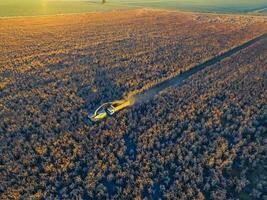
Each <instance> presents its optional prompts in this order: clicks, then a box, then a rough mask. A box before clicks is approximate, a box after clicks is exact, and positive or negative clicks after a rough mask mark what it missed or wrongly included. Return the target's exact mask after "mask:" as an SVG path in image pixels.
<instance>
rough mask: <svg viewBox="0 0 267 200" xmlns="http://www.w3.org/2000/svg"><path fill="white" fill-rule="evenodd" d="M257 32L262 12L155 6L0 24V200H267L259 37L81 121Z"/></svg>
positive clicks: (263, 47) (261, 29) (262, 53)
mask: <svg viewBox="0 0 267 200" xmlns="http://www.w3.org/2000/svg"><path fill="white" fill-rule="evenodd" d="M11 25H12V26H11ZM264 31H266V18H261V17H250V16H244V17H243V16H241V17H240V16H229V15H211V14H191V13H176V12H166V11H153V10H145V11H144V10H137V11H129V12H121V13H119V14H118V13H107V14H86V15H73V16H57V17H41V18H27V20H26V19H25V18H21V19H1V20H0V38H1V43H0V49H1V51H0V65H1V68H0V78H1V83H0V109H1V110H0V119H1V120H0V133H1V134H0V199H12V198H14V199H19V198H21V199H27V198H33V199H34V198H35V199H41V198H44V199H56V198H58V199H79V198H82V199H106V198H108V199H134V198H135V199H140V198H142V199H145V198H147V199H157V198H159V197H161V198H162V199H177V198H179V199H183V198H184V199H204V198H207V199H236V198H243V197H248V198H252V199H263V198H264V195H265V198H266V195H267V194H266V190H265V188H266V187H267V186H266V176H267V175H266V171H267V170H266V159H267V158H266V148H265V147H266V131H267V126H266V124H267V115H266V100H267V93H266V91H267V88H266V86H267V82H266V80H267V77H266V70H267V69H266V66H267V63H266V60H267V57H266V53H265V52H266V46H267V45H266V40H265V41H262V42H258V43H257V44H255V45H254V46H252V47H249V48H248V49H246V50H244V51H242V52H240V53H238V54H236V55H235V56H233V57H231V58H229V59H226V60H225V61H223V62H221V63H219V64H217V65H215V66H212V67H210V68H207V69H205V70H204V71H202V72H199V73H198V74H196V75H194V76H193V77H191V78H190V79H189V80H188V81H186V83H185V84H184V85H183V86H181V87H179V88H171V89H168V90H166V91H164V92H163V93H162V94H160V95H159V96H158V97H156V98H155V99H153V100H152V101H151V102H148V103H144V104H141V105H139V106H136V107H134V108H132V109H130V110H125V111H122V112H121V113H119V114H118V115H116V117H112V118H108V119H107V120H104V121H103V122H101V123H99V124H96V125H93V126H87V125H86V124H85V123H84V119H85V117H86V114H87V111H88V110H89V109H92V108H94V107H95V106H96V105H97V104H99V103H101V102H106V101H110V100H113V99H115V98H120V97H121V96H122V95H123V94H127V93H128V92H130V91H133V90H142V88H145V87H147V86H150V85H153V84H154V83H155V82H157V81H159V80H161V79H164V78H167V77H170V76H173V75H174V74H177V73H179V72H180V71H183V70H186V69H188V68H190V67H192V66H193V64H195V63H198V62H201V61H202V60H204V59H206V58H208V57H211V56H213V55H216V54H218V53H220V52H222V51H224V50H225V49H229V48H231V47H233V46H235V45H238V44H240V43H242V42H243V41H245V40H248V39H251V38H252V37H254V36H256V35H259V34H262V33H263V32H264ZM2 41H3V42H2Z"/></svg>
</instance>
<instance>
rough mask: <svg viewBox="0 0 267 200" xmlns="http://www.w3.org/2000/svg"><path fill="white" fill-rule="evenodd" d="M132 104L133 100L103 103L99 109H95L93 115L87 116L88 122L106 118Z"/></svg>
mask: <svg viewBox="0 0 267 200" xmlns="http://www.w3.org/2000/svg"><path fill="white" fill-rule="evenodd" d="M132 104H133V100H117V101H113V102H108V103H104V104H102V105H101V106H100V107H99V108H97V109H96V111H95V112H94V113H93V114H89V116H88V117H89V119H90V121H92V122H97V121H100V120H102V119H104V118H105V117H107V115H110V116H111V115H113V114H114V113H116V112H118V111H120V110H122V109H123V108H126V107H128V106H130V105H132Z"/></svg>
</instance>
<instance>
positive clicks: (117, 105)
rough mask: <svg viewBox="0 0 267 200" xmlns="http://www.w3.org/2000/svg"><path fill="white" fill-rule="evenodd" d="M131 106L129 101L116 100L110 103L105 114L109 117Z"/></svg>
mask: <svg viewBox="0 0 267 200" xmlns="http://www.w3.org/2000/svg"><path fill="white" fill-rule="evenodd" d="M130 105H132V101H131V100H117V101H113V102H111V104H110V105H109V107H108V108H107V112H108V114H109V115H113V114H114V113H116V112H118V111H120V110H122V109H123V108H126V107H128V106H130Z"/></svg>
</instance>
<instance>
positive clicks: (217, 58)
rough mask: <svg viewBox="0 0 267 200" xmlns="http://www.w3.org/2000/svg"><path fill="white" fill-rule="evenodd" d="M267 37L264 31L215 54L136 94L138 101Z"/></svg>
mask: <svg viewBox="0 0 267 200" xmlns="http://www.w3.org/2000/svg"><path fill="white" fill-rule="evenodd" d="M264 39H267V33H264V34H262V35H260V36H258V37H256V38H254V39H252V40H249V41H247V42H245V43H243V44H241V45H240V46H237V47H234V48H232V49H230V50H228V51H226V52H224V53H222V54H220V55H218V56H215V57H213V58H211V59H209V60H207V61H205V62H203V63H201V64H198V65H196V66H195V67H193V68H191V69H190V70H187V71H185V72H184V73H181V74H178V75H177V76H174V77H173V78H170V79H168V80H165V81H162V82H160V83H158V84H156V85H154V86H153V87H151V88H149V89H148V90H145V91H144V92H142V93H140V94H138V95H136V103H137V104H140V103H142V102H144V101H148V100H150V99H151V98H153V97H154V96H155V95H157V94H158V93H160V92H161V91H163V90H165V89H166V88H169V87H172V86H177V85H181V84H182V83H183V81H184V80H186V79H187V78H189V77H190V76H192V75H193V74H195V73H197V72H199V71H201V70H203V69H204V68H206V67H209V66H211V65H214V64H216V63H218V62H221V61H222V60H224V59H226V58H228V57H230V56H232V55H234V54H236V53H237V52H239V51H241V50H243V49H245V48H247V47H249V46H251V45H253V44H255V43H256V42H258V41H260V40H264Z"/></svg>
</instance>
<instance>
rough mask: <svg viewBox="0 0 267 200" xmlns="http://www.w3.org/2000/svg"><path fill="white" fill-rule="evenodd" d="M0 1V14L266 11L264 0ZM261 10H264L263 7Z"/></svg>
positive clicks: (2, 15)
mask: <svg viewBox="0 0 267 200" xmlns="http://www.w3.org/2000/svg"><path fill="white" fill-rule="evenodd" d="M106 1H107V3H105V4H102V3H101V0H8V1H7V0H0V17H12V16H35V15H55V14H66V13H85V12H107V11H118V10H128V9H134V8H137V7H147V8H159V9H171V10H187V11H199V12H223V13H246V12H254V11H256V10H260V11H263V12H257V13H266V8H267V1H266V0H257V1H250V0H237V1H230V0H188V1H187V0H130V1H126V0H110V1H109V0H106ZM264 9H265V10H264Z"/></svg>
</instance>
